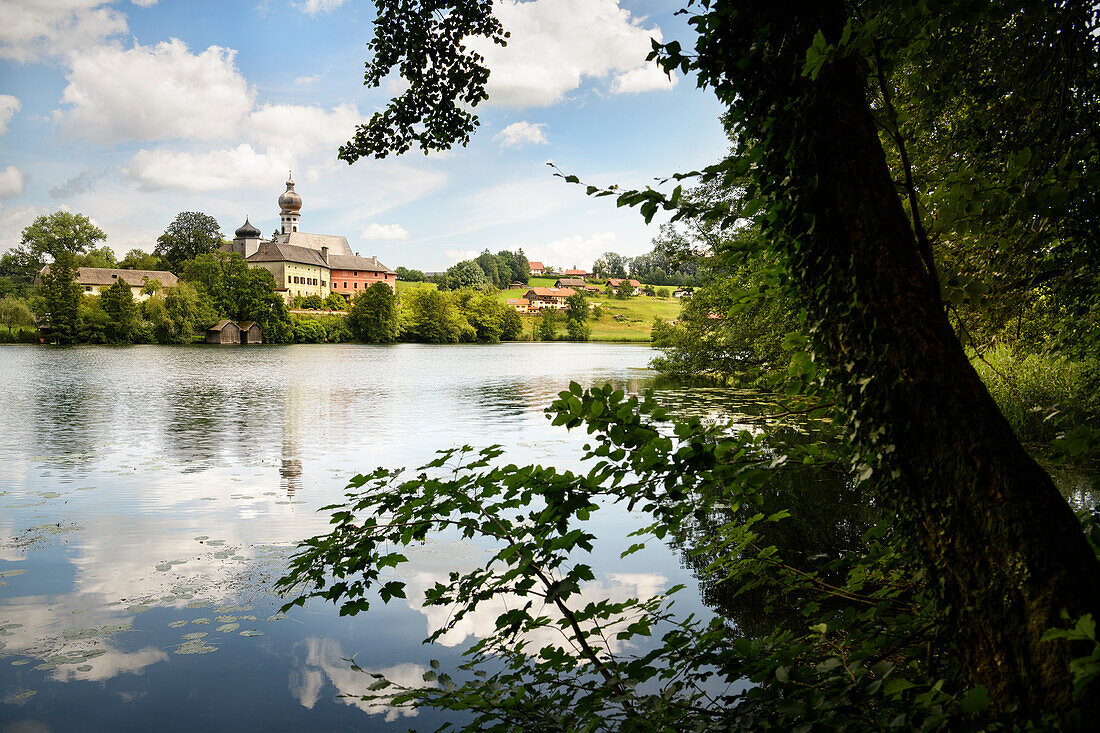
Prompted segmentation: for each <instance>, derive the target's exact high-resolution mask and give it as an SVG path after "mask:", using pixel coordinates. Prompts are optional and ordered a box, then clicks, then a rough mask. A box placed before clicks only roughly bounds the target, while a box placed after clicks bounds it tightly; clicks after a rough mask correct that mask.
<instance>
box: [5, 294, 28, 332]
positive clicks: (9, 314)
mask: <svg viewBox="0 0 1100 733" xmlns="http://www.w3.org/2000/svg"><path fill="white" fill-rule="evenodd" d="M0 323H2V324H4V325H5V326H7V328H8V330H9V331H14V330H15V329H17V328H33V327H34V325H35V321H34V313H33V312H32V311H31V309H30V306H29V305H27V303H26V301H24V300H21V299H19V298H15V297H12V296H10V295H9V296H5V297H4V298H0Z"/></svg>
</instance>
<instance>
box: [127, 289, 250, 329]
mask: <svg viewBox="0 0 1100 733" xmlns="http://www.w3.org/2000/svg"><path fill="white" fill-rule="evenodd" d="M142 307H143V309H144V311H145V317H146V318H147V319H148V320H149V321H150V322H151V323H152V324H153V338H154V339H156V341H157V343H159V344H189V343H193V342H194V340H195V332H196V330H197V329H198V328H200V327H201V326H203V325H206V324H205V323H203V321H205V320H209V316H204V314H203V305H202V302H201V299H200V296H199V291H198V290H197V289H196V288H195V286H194V285H192V284H191V283H189V282H184V281H181V282H180V283H179V284H177V285H176V286H175V287H171V288H164V289H163V290H162V293H161V294H157V295H155V296H153V297H151V298H149V299H148V300H146V301H145V302H144V303H143V304H142ZM264 335H265V336H266V335H267V334H266V333H265V334H264Z"/></svg>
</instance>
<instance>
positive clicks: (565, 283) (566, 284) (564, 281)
mask: <svg viewBox="0 0 1100 733" xmlns="http://www.w3.org/2000/svg"><path fill="white" fill-rule="evenodd" d="M554 287H555V288H583V287H584V280H582V279H580V278H576V277H563V278H560V279H559V280H558V281H557V282H556V283H554Z"/></svg>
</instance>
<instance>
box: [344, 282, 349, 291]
mask: <svg viewBox="0 0 1100 733" xmlns="http://www.w3.org/2000/svg"><path fill="white" fill-rule="evenodd" d="M347 289H348V281H347V280H345V281H344V290H347Z"/></svg>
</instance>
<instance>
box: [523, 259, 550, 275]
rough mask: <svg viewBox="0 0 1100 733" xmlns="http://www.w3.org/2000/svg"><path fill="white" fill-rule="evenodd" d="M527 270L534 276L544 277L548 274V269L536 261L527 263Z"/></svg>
mask: <svg viewBox="0 0 1100 733" xmlns="http://www.w3.org/2000/svg"><path fill="white" fill-rule="evenodd" d="M527 268H528V270H529V271H530V272H531V274H532V275H543V274H545V273H546V268H545V267H543V265H542V263H541V262H535V261H534V260H528V261H527Z"/></svg>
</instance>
